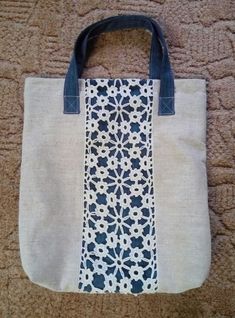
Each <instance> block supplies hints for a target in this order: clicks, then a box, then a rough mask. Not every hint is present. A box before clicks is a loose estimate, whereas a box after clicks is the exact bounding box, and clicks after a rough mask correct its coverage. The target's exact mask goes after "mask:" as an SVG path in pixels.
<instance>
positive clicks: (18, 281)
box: [0, 0, 235, 318]
mask: <svg viewBox="0 0 235 318" xmlns="http://www.w3.org/2000/svg"><path fill="white" fill-rule="evenodd" d="M121 13H125V14H127V13H137V14H146V15H150V16H152V17H153V18H155V19H157V20H158V21H159V22H160V23H161V25H162V27H163V28H164V31H165V34H166V36H167V40H168V44H169V49H170V54H171V61H172V64H173V67H174V71H175V75H176V77H177V78H193V77H200V78H206V79H207V80H208V182H209V205H210V217H211V225H212V247H213V255H212V266H211V272H210V276H209V278H208V280H207V281H206V282H205V284H204V285H203V287H202V288H200V289H197V290H192V291H189V292H186V293H184V294H180V295H153V296H139V297H134V296H133V297H132V296H119V295H114V296H110V295H107V296H89V295H78V294H59V293H54V292H51V291H48V290H46V289H44V288H40V287H38V286H36V285H34V284H32V283H30V281H29V280H28V279H27V277H26V276H25V274H24V272H23V270H22V267H21V263H20V258H19V246H18V227H17V218H18V194H19V176H20V159H21V137H22V125H23V85H24V80H25V77H27V76H30V75H36V74H40V75H44V76H59V77H63V76H64V75H65V72H66V68H67V66H68V62H69V58H70V54H71V51H72V46H73V42H74V39H75V37H76V36H77V35H78V34H79V32H80V31H81V30H82V28H84V27H85V26H87V25H88V24H90V23H92V22H95V21H97V20H99V19H101V18H104V17H108V16H112V15H116V14H121ZM234 15H235V2H234V1H232V0H231V1H229V0H201V1H196V0H195V1H187V0H180V1H178V0H159V1H157V0H113V1H112V0H106V1H105V0H81V1H79V0H78V1H76V0H73V1H72V0H69V1H65V0H57V1H56V0H54V1H53V0H22V1H20V0H18V1H14V0H1V1H0V72H1V75H0V77H1V79H0V86H1V89H0V92H1V99H0V105H1V111H0V197H1V201H0V202H1V203H0V209H1V212H0V238H1V243H0V279H1V280H0V281H1V283H0V317H4V318H26V317H32V318H37V317H40V318H44V317H55V318H59V317H66V318H69V317H81V318H86V317H92V318H98V317H110V318H120V317H123V318H124V317H125V318H131V317H133V318H145V317H146V318H158V317H170V318H178V317H187V318H191V317H192V318H197V317H198V318H199V317H200V318H201V317H206V318H208V317H209V318H210V317H217V318H225V317H235V286H234V281H235V275H234V271H235V269H234V264H235V259H234V247H235V238H234V229H235V217H234V207H235V202H234V197H235V196H234V183H235V182H234V161H233V160H234V158H233V155H234V131H233V130H232V128H233V127H232V125H233V124H234V121H233V120H232V115H233V108H232V107H233V106H234V105H233V103H234V99H235V96H234V92H235V84H234V81H233V76H234V71H235V63H234V60H233V54H234V49H235V23H234ZM149 45H150V36H149V34H148V33H146V32H144V31H124V32H116V33H113V34H107V35H105V36H101V37H100V39H99V40H98V41H97V43H96V47H95V51H94V53H93V54H92V56H91V58H90V60H89V63H88V65H87V69H86V71H85V73H84V74H83V75H84V76H90V77H98V76H100V77H146V76H148V54H149Z"/></svg>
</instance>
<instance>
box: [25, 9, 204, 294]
mask: <svg viewBox="0 0 235 318" xmlns="http://www.w3.org/2000/svg"><path fill="white" fill-rule="evenodd" d="M126 28H144V29H147V30H148V31H150V32H151V33H152V45H151V55H150V64H149V67H150V70H149V74H150V75H149V78H148V79H130V78H127V79H123V78H115V79H111V78H110V79H102V78H98V79H97V78H96V79H81V74H82V71H83V68H84V65H85V62H86V60H87V58H88V56H89V52H90V51H91V49H92V43H93V42H94V38H95V37H97V36H98V35H99V34H100V33H102V32H109V31H114V30H117V29H119V30H120V29H126ZM24 106H25V109H24V128H23V150H22V165H21V183H20V205H19V210H20V211H19V238H20V253H21V260H22V264H23V268H24V270H25V272H26V273H27V275H28V277H29V278H30V280H31V281H32V282H34V283H36V284H38V285H41V286H44V287H46V288H49V289H52V290H55V291H68V292H88V293H131V294H135V295H137V294H141V293H155V292H167V293H179V292H183V291H185V290H188V289H191V288H196V287H199V286H201V285H202V283H203V281H204V280H205V279H206V277H207V275H208V271H209V265H210V227H209V218H208V201H207V173H206V144H205V142H206V83H205V80H202V79H176V80H175V79H174V76H173V72H172V69H171V65H170V60H169V56H168V49H167V45H166V42H165V39H164V36H163V33H162V31H161V29H160V27H159V25H158V24H157V22H155V21H154V20H153V19H151V18H149V17H145V16H138V15H137V16H116V17H111V18H108V19H105V20H103V21H99V22H97V23H95V24H93V25H91V26H88V27H87V28H86V29H85V30H84V31H82V33H81V34H80V35H79V37H78V39H77V41H76V43H75V48H74V52H73V55H72V59H71V62H70V65H69V68H68V72H67V75H66V77H65V79H62V78H37V77H29V78H27V79H26V81H25V92H24Z"/></svg>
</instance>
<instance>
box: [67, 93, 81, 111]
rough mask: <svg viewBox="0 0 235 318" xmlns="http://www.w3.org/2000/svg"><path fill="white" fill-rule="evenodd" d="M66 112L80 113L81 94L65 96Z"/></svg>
mask: <svg viewBox="0 0 235 318" xmlns="http://www.w3.org/2000/svg"><path fill="white" fill-rule="evenodd" d="M64 104H66V107H64V114H80V107H79V96H64Z"/></svg>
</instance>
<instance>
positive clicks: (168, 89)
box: [64, 15, 175, 115]
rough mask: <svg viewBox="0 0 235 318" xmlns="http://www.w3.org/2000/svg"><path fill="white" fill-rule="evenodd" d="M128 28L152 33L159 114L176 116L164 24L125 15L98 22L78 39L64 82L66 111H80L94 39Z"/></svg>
mask: <svg viewBox="0 0 235 318" xmlns="http://www.w3.org/2000/svg"><path fill="white" fill-rule="evenodd" d="M127 28H144V29H148V30H149V31H151V32H152V45H151V56H150V78H152V79H157V78H160V93H159V108H158V114H159V115H174V114H175V109H174V75H173V72H172V70H171V65H170V61H169V56H168V49H167V45H166V42H165V39H164V36H163V33H162V30H161V28H160V26H159V25H158V24H157V22H156V21H154V20H153V19H151V18H149V17H146V16H142V15H121V16H115V17H110V18H107V19H105V20H101V21H99V22H96V23H94V24H92V25H90V26H88V27H87V28H86V29H84V30H83V31H82V32H81V34H80V35H79V37H78V38H77V40H76V43H75V47H74V52H73V56H72V59H71V62H70V65H69V68H68V72H67V75H66V78H65V83H64V114H79V113H80V101H79V83H78V78H80V77H81V74H82V71H83V68H84V65H85V63H86V60H87V58H88V56H89V44H90V40H92V39H93V38H95V37H97V36H98V35H99V34H100V33H103V32H111V31H115V30H121V29H127Z"/></svg>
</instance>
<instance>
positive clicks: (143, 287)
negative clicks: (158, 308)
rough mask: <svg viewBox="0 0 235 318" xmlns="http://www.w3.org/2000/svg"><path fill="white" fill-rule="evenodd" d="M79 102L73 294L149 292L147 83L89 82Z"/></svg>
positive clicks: (151, 232) (153, 257)
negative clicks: (80, 208)
mask: <svg viewBox="0 0 235 318" xmlns="http://www.w3.org/2000/svg"><path fill="white" fill-rule="evenodd" d="M85 101H86V154H85V180H84V208H85V212H84V223H83V240H82V255H81V264H80V276H79V289H80V290H82V291H85V292H101V293H102V292H121V293H143V292H149V293H151V292H155V291H156V290H157V265H156V264H157V254H156V233H155V222H154V191H153V163H152V107H153V105H152V104H153V83H152V80H134V79H133V80H122V79H109V80H106V79H98V80H97V79H96V80H93V79H89V80H86V81H85Z"/></svg>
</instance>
